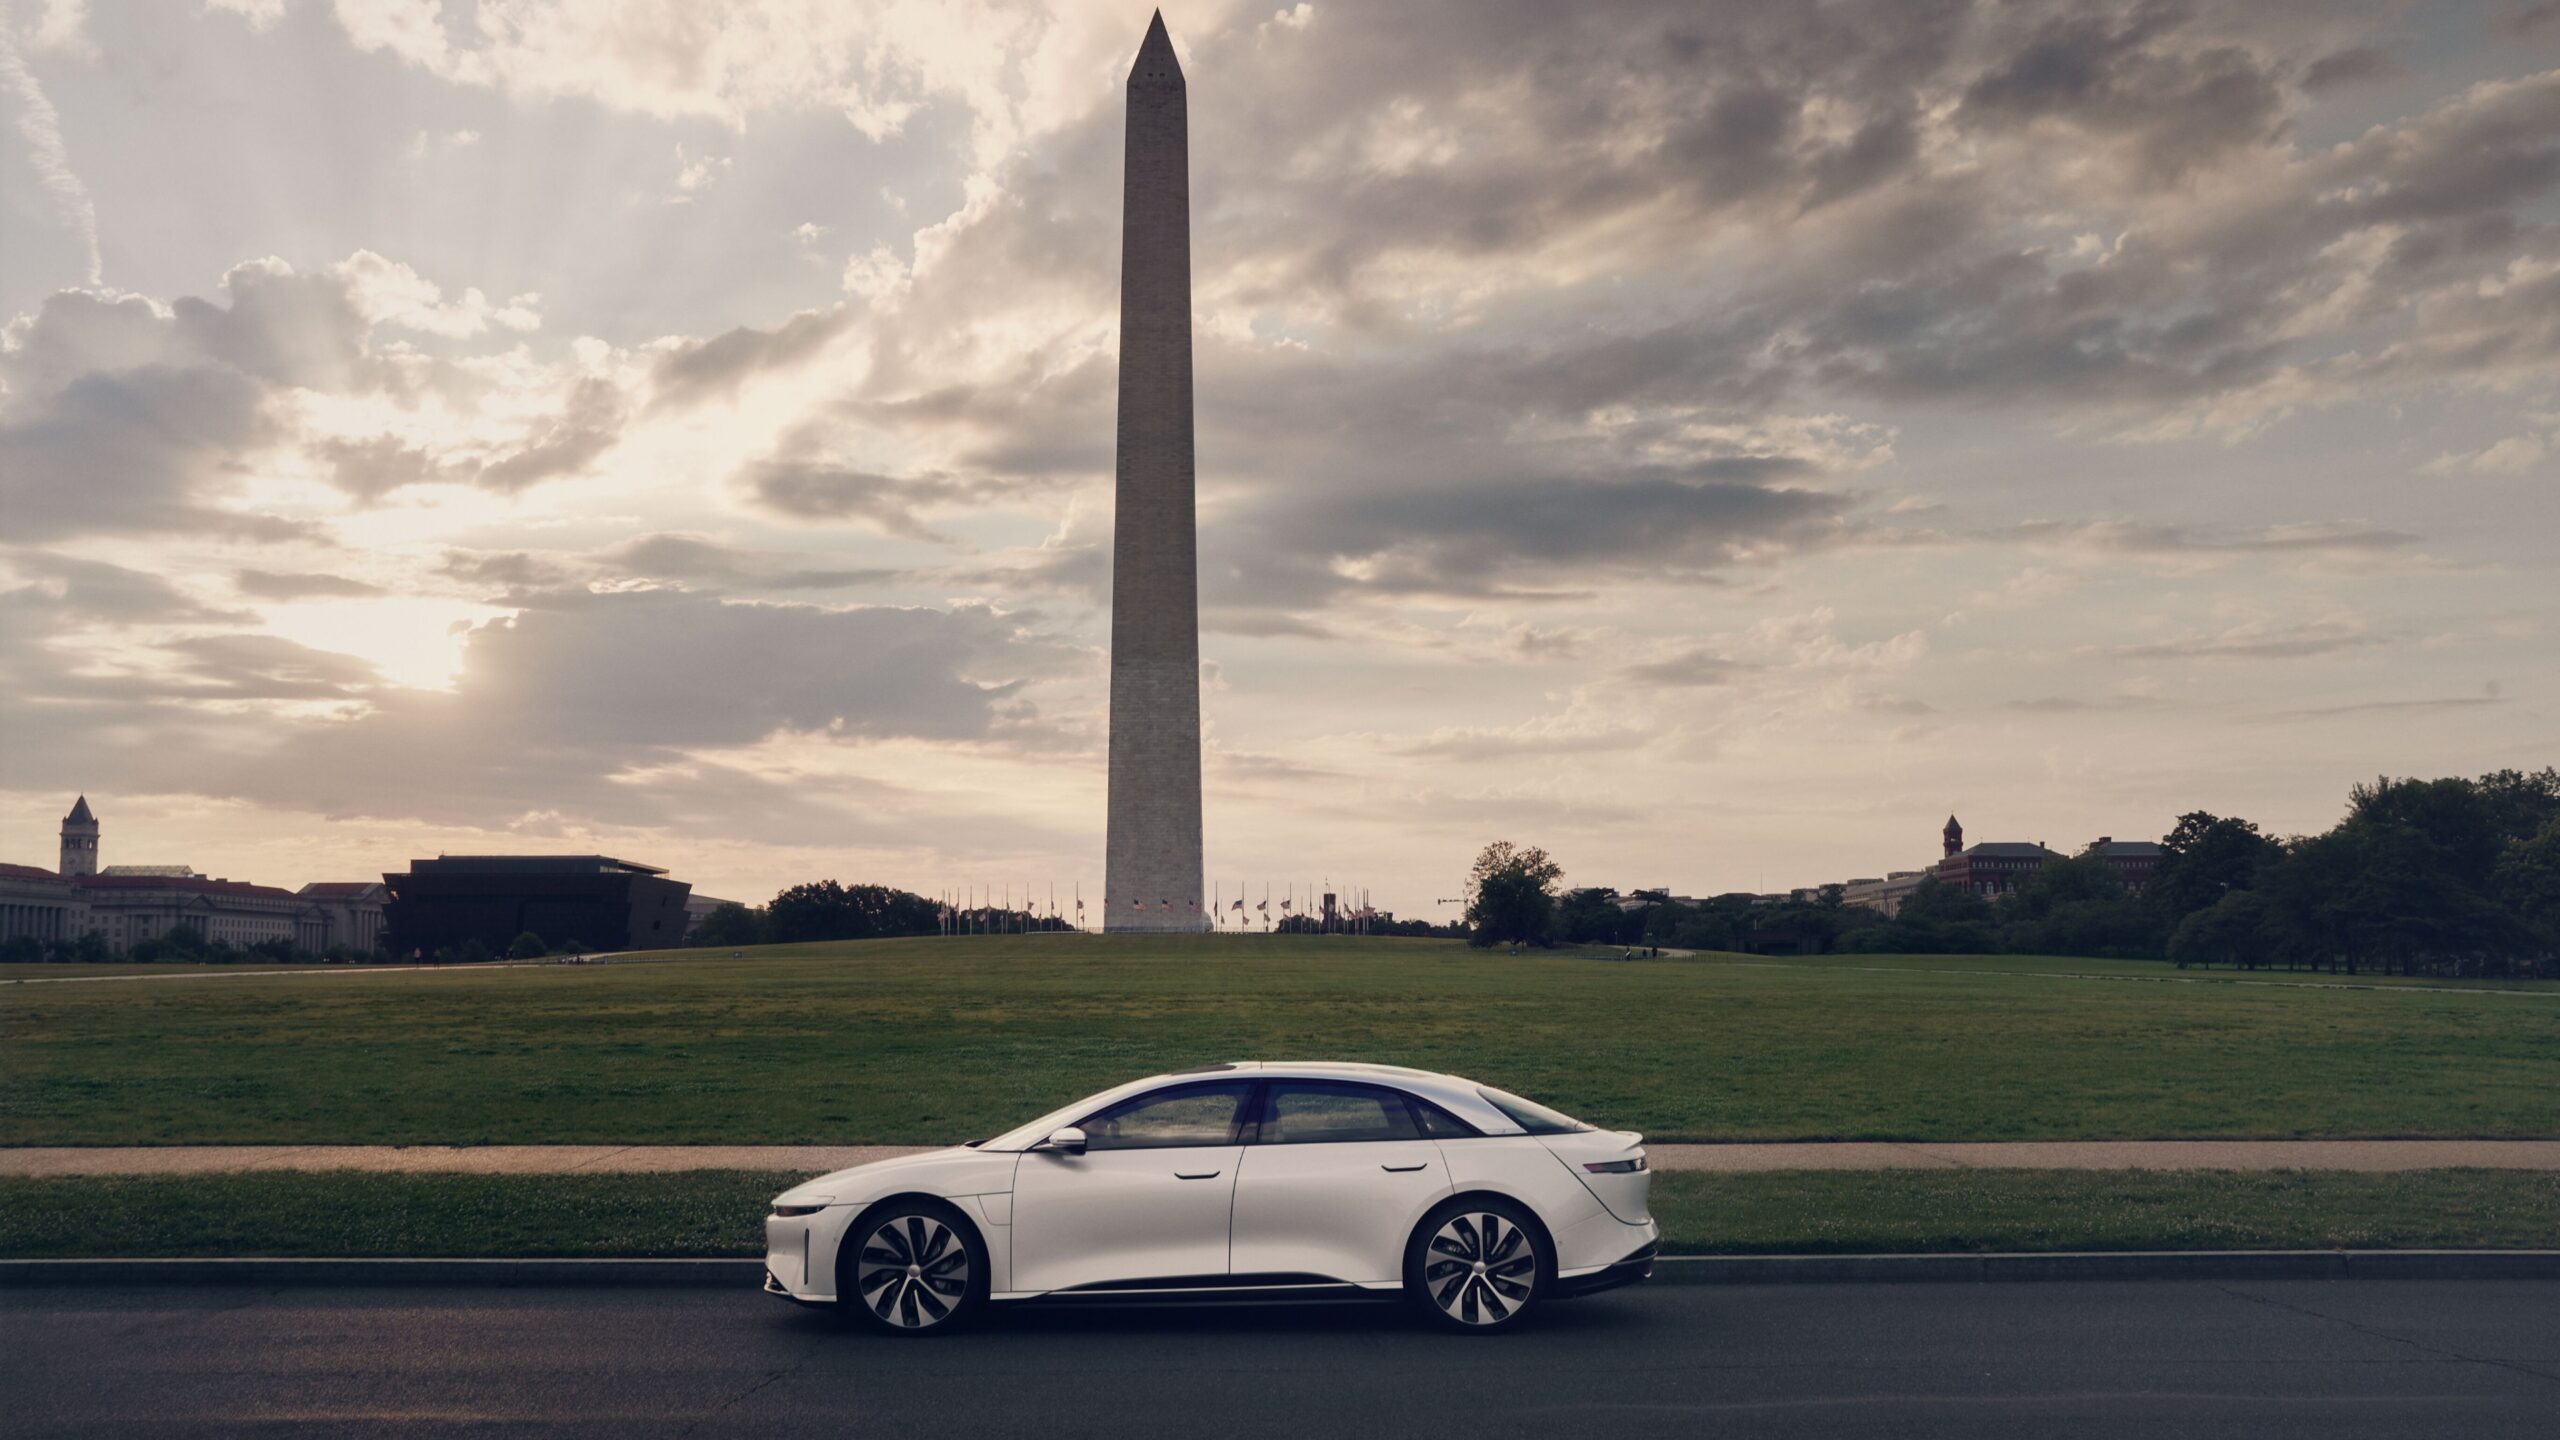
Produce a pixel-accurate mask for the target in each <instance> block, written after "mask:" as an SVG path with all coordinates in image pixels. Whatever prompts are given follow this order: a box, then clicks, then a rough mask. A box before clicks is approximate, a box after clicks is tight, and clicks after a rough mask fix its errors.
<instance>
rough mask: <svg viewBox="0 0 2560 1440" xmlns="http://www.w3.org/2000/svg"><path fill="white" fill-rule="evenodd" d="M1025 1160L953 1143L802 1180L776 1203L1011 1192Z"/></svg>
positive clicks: (842, 1202)
mask: <svg viewBox="0 0 2560 1440" xmlns="http://www.w3.org/2000/svg"><path fill="white" fill-rule="evenodd" d="M1021 1159H1022V1157H1021V1156H1019V1155H1016V1154H1014V1153H1013V1152H1011V1151H1009V1150H1000V1151H987V1150H972V1149H970V1148H969V1147H968V1146H966V1145H954V1146H952V1147H951V1148H949V1149H947V1150H926V1151H923V1152H921V1153H918V1154H914V1155H899V1156H895V1157H893V1158H891V1159H887V1160H874V1161H872V1162H871V1163H870V1164H868V1165H856V1166H854V1167H852V1168H851V1169H848V1170H837V1171H832V1172H830V1173H828V1174H825V1175H821V1176H819V1177H817V1178H816V1179H814V1180H803V1181H801V1182H800V1183H799V1184H797V1185H794V1186H792V1187H791V1188H790V1189H788V1190H785V1191H783V1192H782V1193H781V1194H779V1195H777V1196H775V1197H774V1199H773V1203H775V1204H776V1205H867V1204H869V1203H871V1202H872V1201H874V1200H878V1199H881V1198H883V1197H886V1196H890V1195H902V1194H907V1193H910V1192H912V1193H916V1194H924V1195H939V1196H942V1197H944V1198H946V1199H949V1198H953V1197H956V1196H961V1195H994V1194H1002V1193H1005V1192H1009V1191H1011V1190H1012V1189H1013V1167H1014V1165H1015V1164H1016V1163H1018V1162H1019V1161H1020V1160H1021Z"/></svg>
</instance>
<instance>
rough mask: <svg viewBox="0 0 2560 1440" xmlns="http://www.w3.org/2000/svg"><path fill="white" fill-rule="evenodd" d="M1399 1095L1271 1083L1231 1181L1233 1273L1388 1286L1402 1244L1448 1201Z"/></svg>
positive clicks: (1444, 1183) (1443, 1176)
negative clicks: (1233, 1191) (1233, 1190)
mask: <svg viewBox="0 0 2560 1440" xmlns="http://www.w3.org/2000/svg"><path fill="white" fill-rule="evenodd" d="M1428 1103H1429V1102H1427V1101H1417V1100H1414V1099H1412V1098H1411V1097H1409V1096H1407V1095H1405V1094H1404V1092H1402V1091H1400V1090H1393V1089H1389V1088H1387V1087H1384V1086H1377V1085H1362V1084H1358V1083H1354V1082H1349V1081H1333V1080H1270V1081H1266V1082H1265V1083H1264V1086H1263V1099H1262V1104H1261V1113H1260V1115H1259V1116H1258V1117H1257V1122H1258V1123H1256V1124H1255V1125H1254V1126H1253V1127H1251V1128H1250V1130H1249V1131H1248V1134H1249V1135H1250V1136H1251V1137H1252V1140H1253V1143H1252V1144H1250V1145H1248V1146H1247V1147H1246V1148H1245V1151H1244V1160H1243V1164H1242V1167H1241V1170H1242V1173H1241V1174H1240V1175H1239V1176H1238V1178H1237V1181H1236V1200H1235V1225H1234V1230H1235V1239H1234V1242H1233V1250H1234V1259H1233V1261H1232V1262H1231V1263H1232V1266H1233V1268H1234V1270H1235V1272H1236V1273H1237V1274H1238V1275H1291V1276H1304V1275H1321V1276H1324V1277H1325V1278H1327V1279H1331V1280H1348V1281H1355V1282H1357V1281H1367V1282H1374V1281H1384V1280H1395V1279H1398V1278H1399V1277H1400V1276H1401V1275H1402V1274H1403V1270H1404V1243H1405V1239H1406V1237H1407V1236H1409V1235H1410V1234H1412V1232H1413V1227H1414V1224H1415V1222H1417V1221H1419V1220H1420V1219H1421V1218H1422V1213H1423V1212H1424V1211H1425V1210H1428V1209H1430V1208H1431V1207H1432V1206H1433V1205H1435V1204H1438V1203H1439V1202H1440V1201H1441V1200H1442V1199H1444V1198H1446V1197H1447V1196H1448V1195H1449V1193H1450V1186H1449V1167H1448V1166H1447V1164H1446V1163H1445V1162H1444V1161H1443V1160H1442V1159H1441V1155H1440V1147H1439V1146H1438V1145H1436V1144H1434V1143H1432V1141H1431V1140H1429V1139H1428V1138H1426V1137H1425V1135H1424V1122H1423V1120H1422V1119H1421V1117H1418V1116H1417V1114H1416V1112H1415V1110H1414V1109H1413V1107H1414V1106H1415V1105H1417V1104H1428Z"/></svg>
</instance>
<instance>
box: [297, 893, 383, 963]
mask: <svg viewBox="0 0 2560 1440" xmlns="http://www.w3.org/2000/svg"><path fill="white" fill-rule="evenodd" d="M294 898H295V899H297V900H301V901H303V902H305V903H307V904H309V905H311V906H312V907H314V908H315V909H317V910H318V911H319V912H320V917H321V924H322V934H323V936H324V939H323V940H322V942H321V944H319V945H317V946H313V947H311V948H313V949H319V950H326V949H328V948H330V947H332V946H344V947H345V948H347V949H348V950H352V951H354V952H356V953H357V954H360V955H361V954H365V953H367V952H370V951H374V950H379V949H381V948H382V929H383V907H384V906H386V905H388V904H390V903H391V887H390V886H388V885H385V884H383V883H382V882H381V881H379V880H315V881H313V882H311V883H310V884H308V885H305V886H303V887H302V888H301V889H299V890H297V891H295V892H294Z"/></svg>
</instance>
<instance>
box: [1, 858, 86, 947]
mask: <svg viewBox="0 0 2560 1440" xmlns="http://www.w3.org/2000/svg"><path fill="white" fill-rule="evenodd" d="M88 933H89V902H88V900H87V899H86V898H85V897H83V896H82V895H81V893H80V887H79V886H78V885H76V884H74V883H72V882H71V881H69V880H66V879H64V878H62V877H61V876H59V875H57V874H55V873H53V872H52V871H50V870H47V869H44V868H42V867H41V866H36V865H0V940H20V939H24V940H39V941H42V940H77V939H79V938H80V937H81V936H83V935H86V934H88Z"/></svg>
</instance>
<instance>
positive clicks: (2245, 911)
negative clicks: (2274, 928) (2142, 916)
mask: <svg viewBox="0 0 2560 1440" xmlns="http://www.w3.org/2000/svg"><path fill="white" fill-rule="evenodd" d="M2266 925H2267V902H2266V900H2265V899H2264V898H2263V897H2261V896H2260V895H2259V894H2258V893H2257V892H2256V891H2254V890H2232V891H2228V892H2226V893H2225V894H2224V895H2223V897H2222V898H2221V899H2220V900H2217V901H2215V902H2214V903H2213V904H2211V905H2208V906H2206V907H2205V908H2204V909H2202V910H2198V911H2196V912H2195V913H2194V914H2192V915H2189V916H2188V917H2187V918H2186V919H2184V920H2182V921H2180V922H2179V923H2178V928H2177V930H2176V931H2175V932H2173V933H2172V934H2171V935H2170V936H2169V958H2170V959H2172V960H2174V961H2176V962H2178V968H2179V969H2181V970H2184V969H2186V968H2187V967H2188V966H2189V965H2204V966H2208V967H2209V966H2212V965H2213V964H2215V963H2217V962H2220V963H2223V964H2228V965H2246V966H2248V967H2249V968H2250V969H2253V970H2254V969H2256V968H2257V966H2258V962H2259V961H2260V959H2261V958H2263V957H2264V956H2265V954H2266V953H2267V948H2268V947H2267V936H2266Z"/></svg>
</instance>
